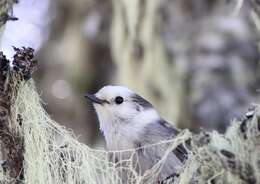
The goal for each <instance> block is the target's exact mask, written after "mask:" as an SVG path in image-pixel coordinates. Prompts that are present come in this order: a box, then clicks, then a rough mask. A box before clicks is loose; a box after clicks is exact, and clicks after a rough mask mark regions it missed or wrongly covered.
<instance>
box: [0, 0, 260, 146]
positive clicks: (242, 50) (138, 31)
mask: <svg viewBox="0 0 260 184" xmlns="http://www.w3.org/2000/svg"><path fill="white" fill-rule="evenodd" d="M6 2H11V3H15V4H14V5H13V8H10V10H9V12H8V13H9V14H10V15H12V16H14V17H17V18H18V20H17V21H8V22H7V23H6V25H5V26H4V27H3V28H1V29H2V38H1V49H2V50H3V51H4V53H5V54H6V55H7V56H8V57H10V58H11V57H12V53H13V50H12V47H11V46H16V47H18V46H29V47H32V48H34V49H35V50H36V55H37V58H38V61H39V69H38V71H37V72H36V73H35V74H34V79H35V80H36V85H37V88H38V91H39V93H40V94H41V97H42V100H43V105H44V107H45V109H46V110H47V111H48V113H49V114H50V116H51V117H52V118H53V119H55V120H56V121H57V122H59V123H60V124H62V125H64V126H66V127H67V128H70V129H73V131H74V133H75V134H76V135H77V136H78V139H79V140H80V141H82V142H84V143H86V144H88V145H92V146H102V145H103V138H102V135H101V134H100V132H99V126H98V122H97V118H96V115H95V112H94V109H93V107H92V106H91V104H90V103H89V102H87V101H86V100H85V99H84V97H83V95H84V93H85V92H90V93H94V92H96V91H97V90H98V89H99V88H101V87H102V86H104V85H108V84H119V85H125V86H128V87H129V88H131V89H132V90H134V91H136V92H137V93H139V94H141V95H142V96H143V97H145V98H146V99H148V100H149V101H151V102H152V103H153V104H154V106H155V107H156V109H157V110H158V111H159V112H160V114H161V115H162V117H164V118H165V119H166V120H167V121H169V122H171V123H172V124H173V125H174V126H177V127H179V128H189V129H191V130H192V131H194V132H199V131H200V130H201V129H206V130H217V131H219V132H225V130H226V128H227V126H228V125H229V124H230V122H231V121H232V119H234V118H242V114H243V113H244V112H245V111H246V110H247V109H248V107H249V105H250V103H260V64H259V32H260V1H259V0H251V1H249V0H247V1H244V0H196V1H194V0H74V1H71V0H52V1H50V0H19V1H15V0H2V2H1V3H6ZM16 2H17V3H16Z"/></svg>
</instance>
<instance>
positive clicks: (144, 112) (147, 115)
mask: <svg viewBox="0 0 260 184" xmlns="http://www.w3.org/2000/svg"><path fill="white" fill-rule="evenodd" d="M85 97H86V98H88V99H89V100H90V101H91V102H92V103H93V105H94V108H95V110H96V112H97V115H98V119H99V123H100V128H101V130H102V131H103V132H104V133H105V132H106V131H109V130H111V129H113V127H114V128H118V127H122V126H123V127H131V128H133V127H136V128H137V127H138V128H141V127H143V126H145V125H146V124H147V123H149V122H151V121H154V120H157V119H159V115H158V114H157V112H156V111H155V110H154V108H153V106H152V104H151V103H149V102H148V101H147V100H145V99H144V98H142V97H141V96H139V95H138V94H136V93H134V92H133V91H131V90H130V89H128V88H127V87H123V86H104V87H103V88H101V89H100V90H99V91H98V92H97V93H96V94H92V95H90V94H86V95H85Z"/></svg>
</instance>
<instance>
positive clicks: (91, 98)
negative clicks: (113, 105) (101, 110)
mask: <svg viewBox="0 0 260 184" xmlns="http://www.w3.org/2000/svg"><path fill="white" fill-rule="evenodd" d="M84 97H86V98H87V99H88V100H90V101H91V102H93V103H97V104H103V103H104V102H106V100H101V99H99V98H97V97H96V96H95V95H92V94H87V93H86V94H85V95H84Z"/></svg>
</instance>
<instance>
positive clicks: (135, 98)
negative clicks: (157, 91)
mask: <svg viewBox="0 0 260 184" xmlns="http://www.w3.org/2000/svg"><path fill="white" fill-rule="evenodd" d="M131 98H132V101H133V102H135V103H137V104H138V105H140V106H142V107H143V108H145V109H148V108H152V107H153V106H152V104H151V103H150V102H148V101H147V100H145V99H144V98H143V97H141V96H139V95H137V94H134V95H133V96H132V97H131Z"/></svg>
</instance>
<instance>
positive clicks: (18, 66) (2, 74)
mask: <svg viewBox="0 0 260 184" xmlns="http://www.w3.org/2000/svg"><path fill="white" fill-rule="evenodd" d="M14 50H15V51H16V54H15V55H14V60H13V61H12V64H13V67H11V66H10V61H9V60H8V59H7V58H6V57H5V55H4V54H3V53H2V52H0V140H1V142H2V152H3V155H4V158H5V162H4V164H3V168H4V171H5V172H6V173H8V175H9V176H10V177H11V178H18V179H19V178H22V177H23V174H22V166H23V152H24V147H23V146H24V143H23V142H24V141H23V135H22V134H21V133H20V131H17V130H15V129H14V126H12V125H13V124H15V123H18V125H17V126H18V127H19V126H21V124H22V117H21V116H18V118H17V120H16V121H15V122H14V121H13V120H12V118H11V116H12V114H11V105H12V103H14V100H15V99H16V94H17V92H18V89H19V87H20V85H21V84H22V82H23V81H25V80H27V79H29V78H30V76H31V74H32V72H33V71H34V69H35V66H36V60H34V58H33V57H34V56H33V49H31V48H22V49H18V48H14Z"/></svg>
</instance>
